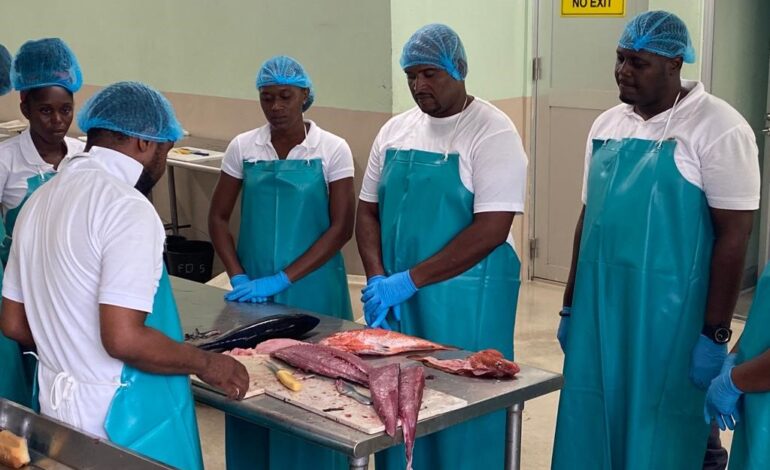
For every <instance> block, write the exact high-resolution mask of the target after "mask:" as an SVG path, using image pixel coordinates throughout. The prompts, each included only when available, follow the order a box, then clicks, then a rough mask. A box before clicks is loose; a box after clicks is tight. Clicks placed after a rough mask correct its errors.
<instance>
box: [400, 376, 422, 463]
mask: <svg viewBox="0 0 770 470" xmlns="http://www.w3.org/2000/svg"><path fill="white" fill-rule="evenodd" d="M424 390H425V369H424V368H423V367H421V366H412V367H405V368H403V369H401V375H400V377H399V384H398V417H399V418H401V430H402V431H403V433H404V447H405V450H406V470H412V451H413V450H414V439H415V431H416V430H417V418H418V416H419V414H420V406H421V405H422V392H423V391H424Z"/></svg>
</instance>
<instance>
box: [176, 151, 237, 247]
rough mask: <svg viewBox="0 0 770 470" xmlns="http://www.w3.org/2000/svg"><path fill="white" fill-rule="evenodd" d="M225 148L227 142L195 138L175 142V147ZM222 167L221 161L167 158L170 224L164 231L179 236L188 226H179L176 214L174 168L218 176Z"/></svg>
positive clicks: (219, 159)
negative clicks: (181, 230)
mask: <svg viewBox="0 0 770 470" xmlns="http://www.w3.org/2000/svg"><path fill="white" fill-rule="evenodd" d="M226 146H227V142H224V141H221V140H215V139H203V138H196V137H186V138H184V139H182V140H181V141H179V142H177V147H196V148H205V149H209V150H215V151H218V152H223V151H224V150H225V148H226ZM221 166H222V159H221V158H218V159H216V160H206V161H201V162H195V161H190V162H188V161H182V160H176V159H174V158H171V157H169V158H168V159H167V160H166V167H167V169H168V173H167V175H168V199H169V211H170V215H171V223H170V224H167V225H166V230H171V233H172V234H174V235H179V229H180V228H187V227H189V225H179V215H178V214H177V201H176V175H175V174H174V171H175V168H176V167H178V168H186V169H188V170H193V171H202V172H204V173H214V174H219V169H220V167H221Z"/></svg>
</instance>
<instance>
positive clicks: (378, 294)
mask: <svg viewBox="0 0 770 470" xmlns="http://www.w3.org/2000/svg"><path fill="white" fill-rule="evenodd" d="M416 292H417V286H415V285H414V282H413V281H412V277H411V276H410V275H409V271H402V272H400V273H396V274H394V275H392V276H388V277H387V278H385V279H382V280H380V281H377V282H376V283H374V284H372V285H368V286H366V287H364V290H363V291H362V292H361V293H362V295H361V301H362V302H363V303H364V315H365V316H367V317H368V318H374V322H372V323H371V325H370V326H372V327H374V328H376V327H378V326H380V324H381V323H382V322H383V321H385V317H386V316H387V315H388V309H390V308H391V307H398V306H399V305H400V304H401V302H403V301H405V300H407V299H408V298H409V297H411V296H413V295H414V294H415V293H416ZM393 314H394V316H395V317H396V320H399V321H400V320H401V310H400V309H398V308H393Z"/></svg>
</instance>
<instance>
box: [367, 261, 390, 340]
mask: <svg viewBox="0 0 770 470" xmlns="http://www.w3.org/2000/svg"><path fill="white" fill-rule="evenodd" d="M386 277H387V276H385V275H383V274H378V275H376V276H372V277H370V278H369V279H367V280H366V287H369V286H372V285H374V284H377V283H378V282H380V281H382V280H383V279H385V278H386ZM361 301H362V302H363V293H362V299H361ZM373 313H374V312H367V311H366V309H364V320H365V321H366V324H367V325H368V326H372V324H373V323H374V321H375V320H376V318H375V317H374V315H371V314H373ZM380 326H382V328H385V329H386V330H390V329H391V328H390V325H389V324H388V322H387V320H383V321H382V322H381V325H380Z"/></svg>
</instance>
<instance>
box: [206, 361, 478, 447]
mask: <svg viewBox="0 0 770 470" xmlns="http://www.w3.org/2000/svg"><path fill="white" fill-rule="evenodd" d="M235 358H236V359H238V360H239V361H240V362H241V363H243V365H244V366H245V367H246V370H248V371H249V391H248V392H247V393H246V398H249V397H253V396H257V395H260V394H262V393H266V394H267V395H269V396H271V397H274V398H277V399H279V400H283V401H284V402H286V403H290V404H292V405H295V406H298V407H300V408H302V409H305V410H307V411H310V412H312V413H316V414H318V415H321V416H324V417H326V418H328V419H331V420H332V421H335V422H337V423H340V424H344V425H345V426H349V427H351V428H353V429H357V430H358V431H361V432H364V433H367V434H377V433H380V432H384V431H385V425H383V424H382V421H380V418H379V416H377V412H376V411H375V410H374V407H372V406H370V405H362V404H361V403H358V402H357V401H355V400H353V399H352V398H349V397H346V396H344V395H340V394H339V392H337V389H336V388H335V386H334V382H335V381H334V380H332V379H329V378H326V377H320V376H317V375H308V374H304V373H303V372H299V371H293V369H292V371H293V373H294V375H295V377H297V379H299V380H300V381H301V382H302V384H303V386H302V390H300V391H299V392H292V391H291V390H288V389H287V388H285V387H284V386H283V385H281V383H280V382H278V379H276V377H275V374H273V372H272V371H271V370H270V369H268V368H267V366H265V365H264V363H265V361H267V360H270V359H269V356H267V355H257V356H236V357H235ZM274 362H277V361H274ZM281 366H282V367H286V366H285V364H283V363H281ZM287 368H288V367H287ZM196 380H197V379H196ZM358 388H359V391H362V392H364V393H365V394H366V395H369V390H367V389H366V388H364V387H358ZM467 404H468V402H466V401H465V400H463V399H461V398H457V397H455V396H453V395H449V394H446V393H443V392H439V391H438V390H433V389H431V388H428V387H425V390H424V391H423V396H422V405H421V406H420V414H419V417H418V421H422V420H424V419H428V418H431V417H433V416H437V415H440V414H442V413H446V412H448V411H452V410H456V409H458V408H462V407H463V406H465V405H467Z"/></svg>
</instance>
